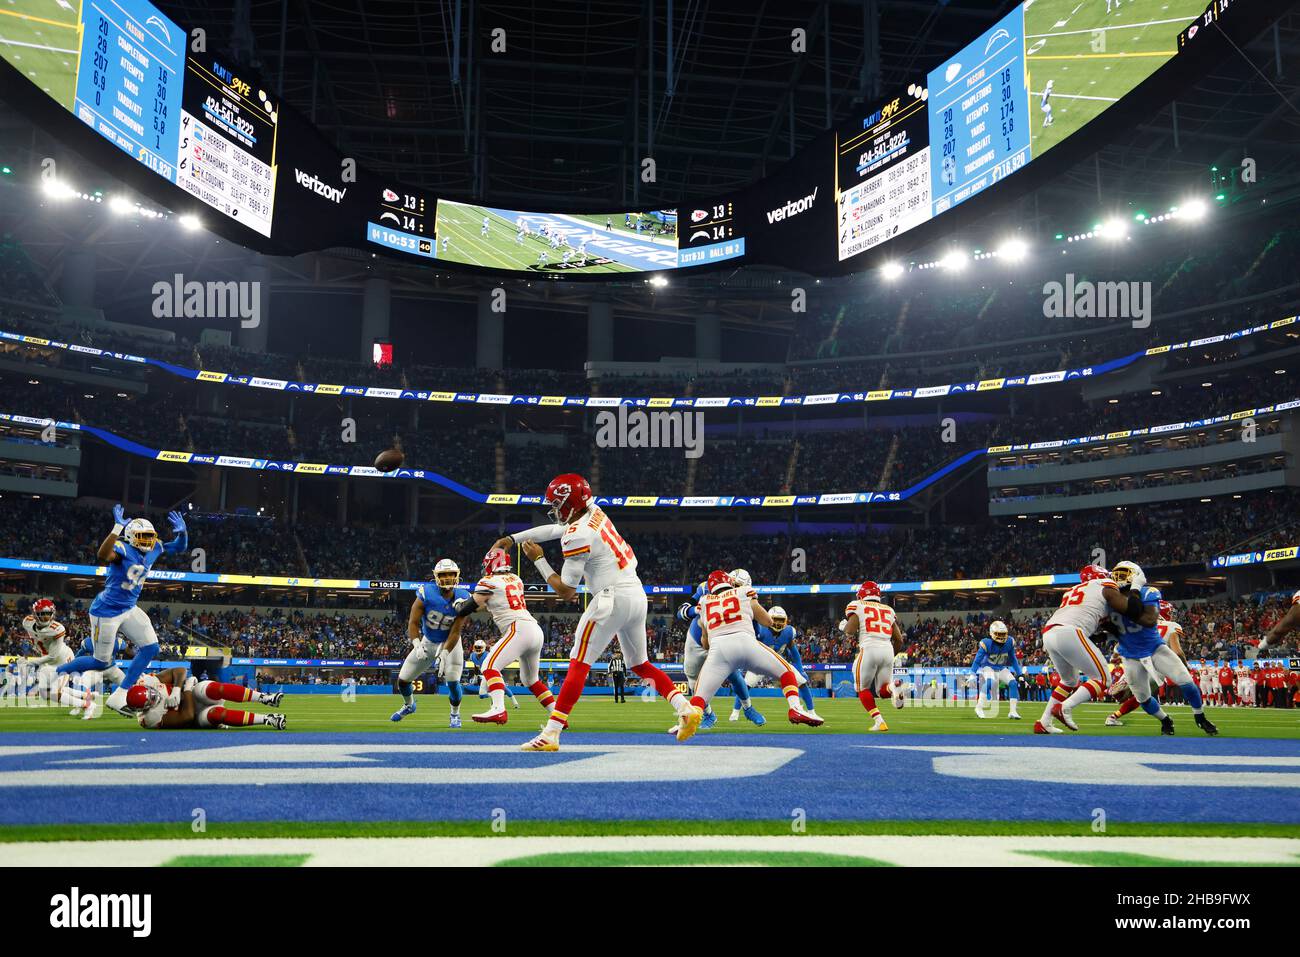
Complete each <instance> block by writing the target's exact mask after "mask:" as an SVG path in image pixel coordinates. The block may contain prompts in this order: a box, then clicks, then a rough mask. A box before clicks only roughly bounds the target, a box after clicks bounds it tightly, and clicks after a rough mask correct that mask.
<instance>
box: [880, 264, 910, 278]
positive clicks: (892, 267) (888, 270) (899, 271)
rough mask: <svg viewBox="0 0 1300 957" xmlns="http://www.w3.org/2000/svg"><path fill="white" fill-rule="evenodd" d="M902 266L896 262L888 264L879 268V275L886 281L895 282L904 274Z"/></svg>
mask: <svg viewBox="0 0 1300 957" xmlns="http://www.w3.org/2000/svg"><path fill="white" fill-rule="evenodd" d="M904 271H905V270H904V269H903V264H902V263H898V262H888V263H885V264H884V265H883V266H881V267H880V274H881V275H882V276H884V277H885V278H886V279H888V280H891V281H892V280H895V279H897V278H898V277H899V276H901V275H903V273H904Z"/></svg>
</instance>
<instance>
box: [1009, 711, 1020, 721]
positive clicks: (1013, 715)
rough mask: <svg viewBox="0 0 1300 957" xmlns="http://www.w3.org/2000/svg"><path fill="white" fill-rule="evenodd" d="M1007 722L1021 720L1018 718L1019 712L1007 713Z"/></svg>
mask: <svg viewBox="0 0 1300 957" xmlns="http://www.w3.org/2000/svg"><path fill="white" fill-rule="evenodd" d="M1007 720H1008V721H1019V720H1021V718H1020V712H1019V711H1012V712H1009V713H1008V714H1007Z"/></svg>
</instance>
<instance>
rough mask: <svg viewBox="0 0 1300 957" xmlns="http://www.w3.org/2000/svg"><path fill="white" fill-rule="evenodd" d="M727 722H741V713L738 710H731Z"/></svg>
mask: <svg viewBox="0 0 1300 957" xmlns="http://www.w3.org/2000/svg"><path fill="white" fill-rule="evenodd" d="M727 720H728V721H739V720H740V711H739V710H738V709H736V708H732V709H731V714H730V715H729V716H728V717H727Z"/></svg>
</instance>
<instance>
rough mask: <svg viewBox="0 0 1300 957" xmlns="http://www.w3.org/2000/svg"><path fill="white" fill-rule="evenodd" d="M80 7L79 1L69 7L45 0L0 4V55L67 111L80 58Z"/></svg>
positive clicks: (26, 0) (21, 0)
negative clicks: (78, 12)
mask: <svg viewBox="0 0 1300 957" xmlns="http://www.w3.org/2000/svg"><path fill="white" fill-rule="evenodd" d="M80 6H81V3H80V0H73V2H72V7H73V9H71V10H67V9H64V8H63V7H60V6H59V5H58V4H55V3H50V2H45V0H17V2H16V3H5V4H0V56H2V57H4V58H5V59H6V60H8V61H9V62H10V63H11V64H13V66H15V67H16V68H17V69H18V70H20V71H21V72H22V73H23V75H24V76H26V77H27V79H29V80H31V81H32V82H33V83H35V84H36V85H37V86H38V87H40V88H41V89H42V90H44V91H45V92H46V93H48V94H49V95H50V96H52V97H54V99H55V100H57V101H58V102H59V103H60V104H62V105H63V107H64V108H65V109H68V110H71V109H72V100H73V97H74V95H75V93H76V88H77V62H78V60H80V58H81V54H80V49H81V35H80V31H79V25H78V16H77V10H78V9H79V8H80Z"/></svg>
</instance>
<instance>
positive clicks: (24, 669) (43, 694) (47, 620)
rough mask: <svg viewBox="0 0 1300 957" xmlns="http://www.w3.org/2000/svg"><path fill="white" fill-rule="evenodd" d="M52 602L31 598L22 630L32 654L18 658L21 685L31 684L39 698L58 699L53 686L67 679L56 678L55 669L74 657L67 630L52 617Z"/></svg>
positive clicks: (45, 599) (46, 599) (32, 690)
mask: <svg viewBox="0 0 1300 957" xmlns="http://www.w3.org/2000/svg"><path fill="white" fill-rule="evenodd" d="M54 613H55V608H54V602H53V601H51V600H50V599H48V598H38V599H37V600H36V601H34V602H32V613H31V614H30V615H27V616H25V617H24V618H23V631H25V632H26V633H27V639H28V640H29V641H30V642H31V643H32V651H34V652H35V654H32V655H28V656H27V657H26V658H19V659H18V661H17V665H18V672H19V675H20V676H21V677H20V687H30V688H31V693H32V694H33V695H35V696H36V697H38V698H49V699H51V700H57V699H58V697H59V696H58V694H57V691H56V688H57V686H58V685H61V684H65V683H66V682H59V681H57V676H56V675H55V673H54V669H55V668H57V667H58V666H59V665H61V664H64V663H66V662H69V661H71V660H72V659H73V658H74V657H76V656H75V655H74V654H73V653H72V649H71V648H69V647H68V643H67V641H66V639H67V635H68V633H67V630H66V629H65V628H64V627H63V625H62V623H60V622H59V621H58V620H56V619H55V617H54Z"/></svg>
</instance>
